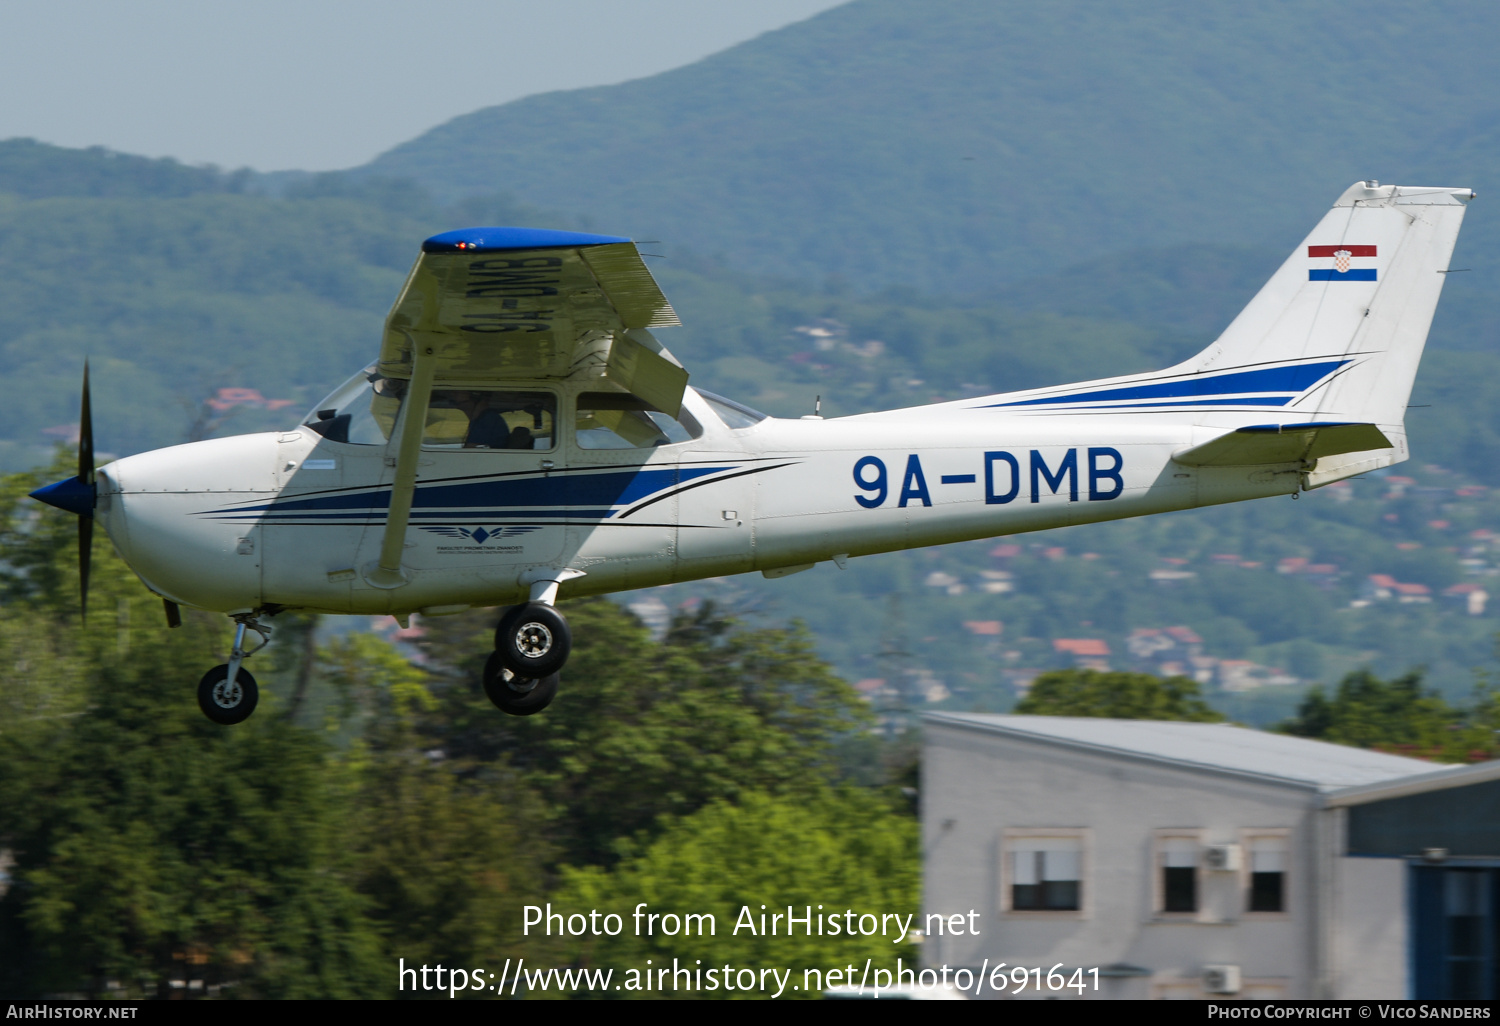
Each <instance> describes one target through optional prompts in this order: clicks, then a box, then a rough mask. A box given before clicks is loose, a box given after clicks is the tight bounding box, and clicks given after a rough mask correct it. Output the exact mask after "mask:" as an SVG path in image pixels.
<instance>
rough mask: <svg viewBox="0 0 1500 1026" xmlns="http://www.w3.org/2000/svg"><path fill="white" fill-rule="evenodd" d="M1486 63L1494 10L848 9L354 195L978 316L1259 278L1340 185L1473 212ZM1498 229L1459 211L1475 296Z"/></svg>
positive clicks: (1487, 117)
mask: <svg viewBox="0 0 1500 1026" xmlns="http://www.w3.org/2000/svg"><path fill="white" fill-rule="evenodd" d="M1497 43H1500V8H1496V7H1489V6H1487V5H1476V4H1472V3H1464V2H1459V0H1445V2H1437V3H1431V4H1422V5H1412V4H1406V3H1400V2H1396V0H1375V2H1371V3H1365V4H1361V5H1359V6H1358V8H1357V9H1353V8H1349V7H1347V6H1344V5H1337V4H1306V3H1297V2H1292V0H1280V2H1268V3H1259V4H1238V5H1228V4H1201V3H1191V2H1187V0H1177V2H1165V3H1154V4H1127V3H1121V2H1113V3H1096V2H1089V0H1058V2H1053V3H1045V4H1037V3H1022V2H1019V0H949V2H945V3H942V4H909V3H902V2H899V0H856V2H854V3H849V4H846V5H844V6H842V7H839V8H835V9H833V10H831V11H828V12H825V13H824V14H822V15H819V16H818V17H815V18H813V19H811V20H809V21H806V22H802V23H800V24H796V25H792V26H789V27H787V28H784V29H781V30H779V31H777V32H772V33H768V34H766V35H763V36H761V37H759V38H758V39H755V40H752V41H750V42H747V43H744V44H742V45H740V46H737V47H734V48H732V49H730V50H727V51H725V52H723V53H720V54H716V55H714V56H712V57H709V58H707V59H705V60H703V61H700V62H698V63H696V64H693V65H691V66H688V67H685V68H680V69H677V70H674V71H670V72H666V73H664V74H660V75H655V76H653V77H650V78H646V79H642V80H639V81H635V82H629V83H626V84H623V85H618V86H609V87H600V88H591V89H582V90H574V91H569V92H557V93H548V94H544V95H538V96H532V97H527V98H525V99H522V100H517V101H515V102H512V103H508V104H505V105H503V106H498V107H490V108H486V109H483V110H479V111H476V112H474V113H471V114H467V115H464V116H462V117H458V118H455V119H453V120H452V121H450V122H448V123H446V124H444V125H441V126H439V127H437V128H434V129H433V130H431V131H430V132H427V133H426V134H424V135H422V136H420V137H418V138H416V139H414V140H411V141H410V142H407V143H405V144H403V145H401V146H398V147H396V148H395V149H393V150H391V151H390V152H388V153H386V154H384V155H382V156H381V157H379V158H377V159H376V160H375V161H373V162H372V163H371V164H369V165H367V166H366V167H365V168H363V169H362V173H366V174H372V175H386V176H397V177H402V176H405V177H411V178H414V179H416V180H417V181H420V182H421V183H423V184H424V185H426V186H428V187H429V188H431V189H433V190H434V191H435V192H437V193H438V194H439V195H441V196H446V197H456V196H462V195H470V194H484V193H493V192H501V191H503V192H508V193H511V194H514V195H517V196H522V197H525V198H526V200H527V201H528V202H532V203H535V204H538V205H540V206H544V207H548V208H551V209H555V210H562V211H568V212H573V213H576V214H579V215H583V216H586V217H587V218H589V219H590V220H591V221H592V222H593V223H594V224H596V225H599V226H601V227H603V226H607V227H608V228H609V230H610V231H615V232H619V233H622V234H630V235H633V236H635V237H637V238H648V239H661V240H663V243H662V244H663V245H664V246H665V247H666V248H665V249H662V250H659V251H660V252H664V253H666V254H668V255H669V256H675V255H678V254H681V253H682V252H683V251H695V252H698V253H703V254H716V255H719V256H721V257H722V258H723V259H724V260H725V261H726V262H728V263H729V264H730V265H731V266H734V267H738V268H743V269H747V270H751V271H754V272H757V273H763V274H772V275H776V276H779V277H784V278H795V279H798V280H802V281H810V282H818V283H821V282H822V281H823V280H824V279H825V278H827V277H828V276H829V275H831V274H832V275H839V276H841V277H842V278H843V279H844V280H845V281H847V282H849V283H851V284H852V285H853V286H854V287H856V288H862V289H877V288H881V287H886V286H891V285H904V286H910V287H914V288H917V289H919V290H921V291H925V292H932V293H946V294H954V293H960V294H962V293H979V292H985V291H989V290H992V289H995V288H996V287H998V286H1000V285H1002V284H1004V283H1008V282H1015V281H1017V280H1019V279H1021V278H1025V277H1030V276H1032V275H1033V274H1036V273H1039V272H1041V273H1050V272H1053V271H1056V270H1059V269H1061V268H1063V267H1067V266H1072V265H1078V264H1086V263H1088V262H1089V261H1092V260H1095V259H1098V258H1099V257H1100V256H1109V255H1116V254H1119V253H1121V252H1122V251H1126V250H1136V249H1142V248H1153V247H1163V246H1176V245H1182V244H1198V245H1208V246H1218V245H1226V244H1227V245H1246V244H1251V245H1268V246H1270V247H1271V249H1272V250H1273V251H1274V252H1275V253H1276V254H1278V255H1284V254H1285V253H1286V252H1288V251H1289V250H1290V248H1291V247H1292V245H1294V244H1295V243H1296V241H1297V240H1298V239H1300V238H1301V237H1302V235H1303V234H1304V233H1305V232H1306V230H1307V229H1308V228H1310V227H1311V225H1312V223H1313V221H1314V220H1315V219H1316V217H1317V216H1318V215H1319V214H1320V213H1321V212H1322V211H1323V210H1325V209H1326V208H1327V205H1328V204H1329V203H1330V202H1332V200H1333V199H1334V198H1335V197H1336V196H1337V195H1338V194H1339V193H1340V192H1341V191H1342V190H1343V189H1344V188H1345V187H1346V186H1347V185H1348V184H1349V183H1350V182H1351V181H1354V180H1356V179H1362V178H1378V179H1381V180H1385V181H1402V182H1418V183H1421V184H1439V185H1455V186H1459V185H1469V186H1473V187H1474V188H1477V189H1478V190H1479V192H1480V193H1481V194H1484V193H1486V192H1487V191H1488V189H1489V185H1490V183H1491V182H1493V181H1494V173H1493V171H1494V168H1495V166H1496V164H1497V158H1500V130H1497V127H1496V126H1497V110H1500V108H1497V103H1496V99H1495V97H1496V95H1497V90H1496V86H1497V84H1500V64H1497V63H1496V62H1495V60H1494V53H1495V49H1496V45H1497ZM1497 225H1500V214H1495V213H1490V212H1488V211H1487V210H1486V209H1485V207H1484V206H1482V205H1476V207H1475V210H1474V215H1473V217H1472V218H1471V221H1470V225H1469V227H1468V231H1467V233H1466V239H1465V243H1464V249H1463V250H1461V254H1462V255H1464V259H1465V261H1472V262H1473V264H1474V266H1476V268H1478V269H1480V270H1481V271H1482V272H1486V273H1487V272H1488V271H1489V270H1492V269H1493V266H1494V265H1493V264H1492V263H1491V261H1490V259H1489V257H1488V255H1487V254H1488V253H1490V252H1491V251H1493V249H1494V246H1493V245H1492V244H1491V243H1493V242H1496V241H1500V230H1497V228H1496V227H1495V226H1497ZM1481 241H1483V242H1484V245H1474V244H1475V243H1478V242H1481ZM1467 265H1468V264H1467V263H1466V266H1467Z"/></svg>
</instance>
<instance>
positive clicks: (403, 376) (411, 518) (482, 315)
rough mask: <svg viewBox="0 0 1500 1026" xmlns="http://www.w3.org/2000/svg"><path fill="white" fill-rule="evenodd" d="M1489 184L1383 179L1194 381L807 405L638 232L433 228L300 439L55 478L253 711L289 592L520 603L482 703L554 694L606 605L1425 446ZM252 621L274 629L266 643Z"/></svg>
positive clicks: (1294, 259)
mask: <svg viewBox="0 0 1500 1026" xmlns="http://www.w3.org/2000/svg"><path fill="white" fill-rule="evenodd" d="M1473 197H1474V193H1473V192H1471V191H1470V190H1468V189H1435V188H1412V187H1403V186H1389V185H1384V186H1383V185H1380V184H1378V183H1377V182H1373V181H1372V182H1358V183H1355V184H1354V185H1353V186H1351V187H1350V188H1349V189H1348V190H1346V191H1345V192H1344V194H1343V195H1342V196H1340V197H1339V199H1338V202H1336V203H1335V204H1334V205H1333V207H1332V209H1330V210H1329V212H1328V213H1327V214H1326V215H1325V216H1324V217H1323V219H1322V220H1321V221H1319V222H1318V225H1317V227H1316V228H1314V229H1313V231H1312V234H1310V235H1309V236H1308V237H1307V239H1306V240H1305V241H1304V242H1303V244H1302V245H1300V246H1298V247H1297V249H1296V250H1295V251H1294V252H1293V253H1292V255H1291V256H1290V257H1288V258H1287V261H1286V263H1284V264H1283V265H1282V266H1281V269H1280V270H1278V271H1277V272H1276V274H1275V275H1274V276H1273V277H1272V278H1271V280H1270V281H1269V282H1268V283H1267V284H1266V286H1265V287H1264V288H1262V289H1261V290H1260V292H1259V293H1258V294H1257V295H1256V296H1255V298H1254V299H1253V300H1251V302H1250V305H1249V306H1247V307H1246V308H1245V309H1244V311H1243V312H1242V313H1241V314H1240V315H1239V316H1238V317H1236V318H1235V320H1234V321H1233V323H1231V324H1230V325H1229V327H1228V328H1227V329H1225V331H1224V333H1223V334H1222V335H1221V336H1219V338H1218V339H1217V340H1215V341H1214V342H1213V344H1211V345H1210V346H1208V348H1206V349H1204V350H1203V351H1202V352H1201V353H1199V354H1198V355H1196V356H1194V357H1192V358H1191V359H1189V360H1187V361H1185V362H1183V363H1180V364H1178V365H1177V366H1175V367H1169V368H1167V369H1166V370H1162V371H1157V372H1155V373H1149V374H1131V375H1126V376H1124V377H1116V378H1107V379H1102V380H1097V381H1086V382H1083V383H1081V384H1074V385H1062V386H1057V387H1052V388H1038V389H1031V390H1028V391H1023V392H1011V393H1006V394H1004V395H990V396H982V397H980V398H975V399H963V400H959V401H957V402H946V403H937V404H934V405H930V406H921V407H915V408H911V409H904V410H892V411H889V412H884V413H867V414H861V415H858V416H852V417H839V418H836V419H830V420H824V419H822V418H820V417H816V416H814V417H803V418H801V419H799V420H780V419H776V418H772V417H767V416H765V415H763V414H760V413H757V412H756V411H754V410H752V409H749V408H747V407H745V406H741V405H740V404H738V403H735V402H732V401H730V400H728V399H724V398H722V397H720V396H717V395H714V394H712V393H710V392H705V391H702V390H699V389H693V388H689V387H688V385H687V381H688V375H687V372H686V371H685V370H683V368H682V366H681V365H680V364H679V363H678V362H677V361H676V360H675V359H674V358H673V357H672V356H671V354H670V353H668V352H667V350H666V349H664V348H663V347H662V346H661V344H660V343H659V342H657V340H656V339H655V338H654V337H653V336H652V334H651V332H650V330H649V329H651V328H657V327H667V326H670V325H675V324H678V323H679V322H678V320H677V316H676V314H675V313H673V311H672V308H671V306H670V305H669V304H668V303H667V300H666V298H665V297H664V296H663V295H662V293H661V291H660V290H659V289H658V288H657V285H656V282H655V281H654V280H653V279H652V277H651V274H650V272H649V271H647V269H646V266H645V264H644V263H643V262H642V260H641V258H640V255H639V253H638V252H637V250H636V247H635V245H634V244H633V243H632V242H631V241H630V240H628V239H623V238H614V237H610V236H603V235H584V234H577V233H572V232H556V231H538V230H532V229H521V228H471V229H466V230H461V231H453V232H447V233H445V234H442V235H437V236H434V237H433V238H430V239H428V240H427V241H426V242H424V243H423V244H422V252H421V255H420V256H419V257H418V258H417V262H416V265H415V266H414V267H413V268H412V270H411V274H410V275H409V276H408V278H407V280H406V284H405V286H404V287H403V288H402V290H401V293H400V295H399V296H398V297H397V299H396V303H395V305H394V306H393V307H392V309H391V312H390V315H389V316H388V317H387V318H386V322H385V332H384V337H383V340H382V344H381V348H380V355H379V358H378V359H377V360H376V361H375V362H374V363H372V364H371V365H370V366H368V367H366V368H365V369H364V370H362V371H360V372H359V373H358V374H356V375H355V376H354V377H352V378H350V379H349V381H348V382H346V383H345V384H344V385H342V386H341V387H339V388H338V389H337V390H335V391H334V392H333V394H332V395H330V396H329V397H328V398H327V399H325V400H324V401H323V402H321V403H319V404H318V406H317V407H316V409H314V411H313V412H312V413H311V414H310V415H309V416H308V418H307V419H306V421H305V422H304V423H303V424H302V425H301V426H300V427H298V428H296V429H293V430H290V431H282V432H271V433H267V434H253V435H242V436H239V437H233V438H217V439H210V440H208V441H201V442H193V443H190V444H187V445H178V446H173V447H171V448H167V449H159V450H156V451H154V452H146V453H141V454H139V455H136V456H130V457H127V458H125V459H120V460H116V461H115V462H113V463H111V464H109V465H108V466H106V467H104V468H102V469H100V470H98V471H97V472H96V471H95V470H94V467H93V441H92V438H93V432H92V426H91V424H90V414H89V392H88V373H87V368H85V372H84V391H83V415H82V424H81V436H82V438H81V442H80V446H79V468H78V475H77V477H74V478H68V479H66V480H63V481H60V482H58V483H56V484H53V485H49V486H47V487H45V488H41V489H38V490H37V491H36V492H34V493H33V495H34V496H35V497H36V498H38V499H40V500H42V501H43V502H48V503H51V504H52V505H54V506H59V507H62V508H63V509H66V510H70V511H72V512H74V513H77V514H78V515H79V517H80V523H79V538H80V560H81V567H80V569H81V571H82V573H81V576H82V581H83V587H84V589H85V596H86V590H87V580H88V576H87V575H88V552H89V543H90V539H91V537H92V524H93V521H94V520H95V519H97V520H99V521H101V522H102V523H103V524H104V527H105V530H106V531H108V532H109V537H110V539H111V540H112V541H113V543H114V545H115V548H116V549H117V550H118V551H119V553H120V555H121V556H122V557H123V558H124V559H125V561H126V562H127V563H129V564H130V566H131V567H132V568H133V569H134V571H135V572H136V573H137V574H138V575H139V576H140V578H141V580H142V581H144V582H145V584H146V586H147V587H148V588H150V589H151V590H152V591H154V592H156V593H157V594H158V595H160V596H162V598H163V600H164V601H165V604H166V612H167V619H168V622H169V623H171V624H173V625H174V626H175V625H176V623H177V622H178V607H179V606H180V605H187V606H192V607H196V608H199V609H206V610H217V611H220V612H224V613H227V614H228V615H229V616H230V617H231V618H232V619H233V620H234V622H235V624H236V630H235V636H234V645H233V648H232V650H231V656H230V660H229V662H228V663H227V664H225V665H221V666H218V667H215V668H214V669H212V670H210V671H209V672H208V673H207V674H206V675H205V676H204V678H203V680H202V681H201V682H200V684H199V688H198V701H199V705H200V706H201V707H202V709H203V711H204V712H205V713H206V714H207V715H208V716H209V718H210V719H213V720H215V721H216V722H219V723H238V722H240V721H241V720H243V719H245V717H247V716H249V715H250V713H251V712H252V711H253V710H254V708H255V704H256V700H257V690H256V685H255V681H254V679H253V678H252V677H251V676H250V674H249V673H248V672H246V671H245V670H244V669H242V667H241V663H242V662H243V661H244V659H245V657H246V656H247V655H249V654H250V653H251V652H253V651H255V650H256V649H258V648H259V647H261V646H263V645H264V644H265V639H266V637H267V634H268V631H269V628H268V627H266V626H265V625H264V624H263V623H261V618H262V617H269V616H274V615H275V614H276V613H278V612H281V611H283V610H287V609H304V610H314V611H320V612H328V613H367V614H372V613H389V614H392V615H394V616H395V617H396V618H397V619H398V620H401V621H402V622H403V623H405V622H406V618H407V617H408V616H410V615H411V614H412V613H414V612H419V613H422V614H423V615H426V616H438V615H442V614H445V613H455V612H460V611H462V610H465V609H469V608H471V607H476V606H494V605H505V604H509V605H511V608H510V609H509V611H508V612H507V613H506V614H505V615H504V616H503V617H502V619H501V621H500V625H499V627H498V628H497V630H496V634H495V652H494V654H493V655H492V656H491V657H490V659H489V662H488V664H487V666H486V669H485V674H484V684H485V690H486V692H487V693H488V694H489V696H490V698H491V700H492V701H493V702H494V703H495V705H497V706H498V707H500V708H501V709H503V710H504V711H506V712H508V713H514V714H517V715H527V714H530V713H534V712H537V711H539V710H541V709H543V708H544V707H545V706H546V705H547V704H548V703H549V702H550V701H551V700H552V697H553V695H554V694H555V692H556V690H557V679H558V676H557V675H558V671H559V670H560V669H561V668H562V666H563V663H564V661H565V660H566V659H567V657H568V651H569V648H570V646H571V637H570V634H569V631H568V625H567V623H566V621H565V620H564V619H563V617H562V616H561V614H559V613H558V612H557V610H556V609H555V608H554V603H555V601H556V599H557V598H558V596H559V594H563V595H568V596H574V595H590V594H598V593H603V592H612V591H619V590H622V589H631V588H644V587H649V586H652V585H658V584H666V583H669V582H673V581H686V580H693V579H697V578H704V577H715V576H720V575H724V574H735V573H742V572H745V571H750V570H760V571H761V572H762V573H764V574H765V575H766V576H767V577H781V576H785V575H787V574H793V573H796V572H798V571H800V570H806V569H809V568H811V567H812V566H813V565H814V564H816V563H819V562H822V561H825V560H832V561H833V562H834V563H836V564H838V565H839V566H840V567H842V566H844V564H845V561H846V560H848V559H849V558H851V557H854V556H862V555H866V554H869V553H875V552H889V551H891V550H894V549H905V548H913V547H917V546H923V545H937V544H942V543H945V542H956V541H962V540H966V539H972V538H986V537H993V536H996V535H1010V534H1017V533H1020V532H1023V531H1035V530H1041V529H1043V528H1050V527H1059V526H1062V525H1065V524H1078V523H1086V522H1091V521H1098V520H1114V519H1117V518H1121V517H1133V516H1141V515H1144V514H1147V513H1161V512H1164V511H1167V510H1179V509H1186V508H1188V507H1192V506H1207V505H1211V504H1214V503H1221V502H1234V501H1238V500H1241V499H1255V498H1261V497H1263V496H1271V495H1285V494H1295V493H1297V492H1298V491H1299V490H1302V489H1310V488H1317V487H1319V486H1321V485H1326V484H1329V483H1330V482H1333V481H1338V480H1341V479H1343V478H1347V477H1351V476H1353V475H1356V474H1361V473H1364V472H1365V471H1369V470H1374V469H1376V468H1378V467H1385V466H1390V465H1391V464H1393V463H1399V462H1401V461H1402V460H1405V459H1406V458H1407V456H1408V453H1407V444H1406V430H1405V426H1404V416H1405V412H1406V404H1407V399H1408V397H1409V395H1410V393H1411V388H1412V381H1413V378H1414V377H1415V375H1416V371H1417V363H1418V361H1419V359H1420V357H1421V355H1422V348H1423V346H1424V344H1425V343H1426V340H1427V331H1428V327H1429V325H1430V324H1431V321H1432V315H1433V311H1434V309H1435V308H1436V306H1437V301H1438V295H1439V293H1440V292H1441V290H1442V287H1443V280H1444V275H1445V273H1446V272H1447V270H1448V260H1449V256H1450V254H1451V253H1452V251H1453V245H1454V242H1455V240H1456V239H1457V236H1458V229H1459V224H1460V222H1461V221H1462V219H1463V215H1464V210H1465V205H1466V204H1467V203H1468V201H1469V200H1471V199H1472V198H1473ZM247 628H248V629H249V630H253V631H256V632H257V633H258V634H259V635H260V636H261V642H260V645H257V646H256V648H254V649H249V650H247V649H246V647H245V634H246V630H247Z"/></svg>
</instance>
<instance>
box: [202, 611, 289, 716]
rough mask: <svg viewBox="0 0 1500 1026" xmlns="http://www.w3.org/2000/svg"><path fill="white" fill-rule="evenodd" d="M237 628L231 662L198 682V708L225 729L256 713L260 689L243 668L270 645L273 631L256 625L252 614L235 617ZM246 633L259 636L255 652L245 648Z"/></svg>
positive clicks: (222, 664) (230, 654)
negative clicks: (252, 657)
mask: <svg viewBox="0 0 1500 1026" xmlns="http://www.w3.org/2000/svg"><path fill="white" fill-rule="evenodd" d="M234 624H235V626H234V647H233V648H232V649H231V650H230V652H229V662H227V663H221V664H220V665H218V666H215V667H214V668H213V669H212V670H209V671H208V672H207V673H205V674H204V675H203V679H202V680H200V681H199V682H198V708H199V709H202V710H203V715H205V716H207V717H208V718H209V719H211V720H213V721H214V722H215V723H221V724H224V725H226V726H228V725H230V724H235V723H242V722H244V721H245V720H246V719H248V718H249V717H250V714H251V713H253V712H254V711H255V706H256V703H258V702H259V701H260V689H259V688H257V687H256V685H255V678H254V677H252V676H250V671H248V670H246V669H243V668H242V666H241V664H242V663H244V661H245V660H246V659H247V658H248V657H250V656H252V655H254V654H255V653H256V652H259V651H260V650H261V649H263V648H265V647H266V646H267V645H268V644H270V642H271V628H269V627H267V626H265V625H264V624H261V623H257V622H256V621H255V617H254V615H253V614H249V613H242V614H240V615H239V616H236V617H235V618H234ZM246 629H249V630H252V631H254V632H255V633H256V634H259V635H260V644H258V645H256V646H255V647H254V648H251V649H247V648H245V631H246Z"/></svg>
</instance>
